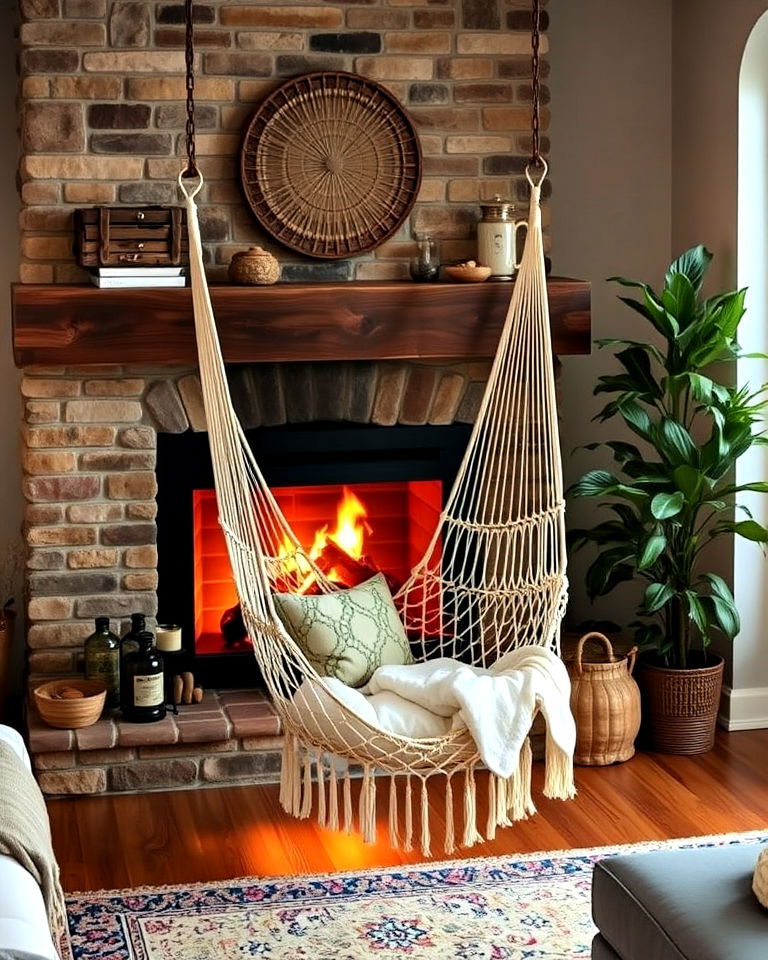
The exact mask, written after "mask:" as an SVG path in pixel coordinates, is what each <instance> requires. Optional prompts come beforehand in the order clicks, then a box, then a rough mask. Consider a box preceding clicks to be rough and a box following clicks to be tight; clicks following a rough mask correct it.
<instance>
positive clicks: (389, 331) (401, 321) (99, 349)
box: [12, 277, 590, 367]
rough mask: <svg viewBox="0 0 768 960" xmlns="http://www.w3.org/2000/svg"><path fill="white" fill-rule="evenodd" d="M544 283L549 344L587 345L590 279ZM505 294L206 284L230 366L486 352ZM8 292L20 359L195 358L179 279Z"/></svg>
mask: <svg viewBox="0 0 768 960" xmlns="http://www.w3.org/2000/svg"><path fill="white" fill-rule="evenodd" d="M548 288H549V302H550V313H551V318H552V337H553V346H554V350H555V353H556V354H559V355H560V356H563V355H567V354H583V353H589V349H590V287H589V284H588V283H586V282H584V281H582V280H568V279H564V278H559V277H552V278H550V279H549V281H548ZM511 293H512V284H509V283H481V284H453V283H429V284H419V283H411V282H406V281H403V282H399V281H390V282H387V283H320V284H298V283H286V284H276V285H275V286H272V287H234V286H224V285H214V286H212V287H211V299H212V301H213V307H214V311H215V313H216V318H217V324H218V328H219V334H220V337H221V343H222V350H223V353H224V359H225V360H226V361H228V362H230V363H253V362H267V361H269V362H278V361H297V360H374V359H378V360H381V359H392V360H394V359H442V358H449V357H450V358H454V357H466V358H479V357H489V356H492V355H493V354H494V352H495V350H496V345H497V343H498V339H499V335H500V331H501V326H502V323H503V321H504V317H505V315H506V311H507V306H508V304H509V299H510V296H511ZM12 300H13V345H14V356H15V360H16V364H17V366H20V367H25V366H29V365H30V364H46V365H49V364H74V363H77V364H88V363H115V362H121V363H153V364H155V363H168V364H187V363H194V362H195V361H196V359H197V354H196V347H195V337H194V331H193V322H192V295H191V291H190V290H189V289H188V288H175V287H173V288H167V289H157V288H135V289H120V290H105V289H100V288H97V287H92V286H87V285H78V286H67V285H63V284H46V285H42V284H14V286H13V291H12Z"/></svg>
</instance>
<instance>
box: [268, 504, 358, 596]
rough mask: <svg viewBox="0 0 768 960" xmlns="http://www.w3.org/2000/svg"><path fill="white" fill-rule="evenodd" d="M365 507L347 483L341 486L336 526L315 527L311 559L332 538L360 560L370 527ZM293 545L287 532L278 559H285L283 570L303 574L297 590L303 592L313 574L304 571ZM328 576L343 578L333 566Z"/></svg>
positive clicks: (312, 581)
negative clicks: (333, 527)
mask: <svg viewBox="0 0 768 960" xmlns="http://www.w3.org/2000/svg"><path fill="white" fill-rule="evenodd" d="M367 516H368V511H367V510H366V509H365V505H364V504H363V502H362V501H361V500H360V498H359V497H358V496H356V495H355V494H354V493H353V492H352V491H351V490H350V489H349V487H346V486H345V487H343V489H342V496H341V499H340V500H339V503H338V505H337V508H336V527H335V529H334V530H332V531H330V530H329V529H328V524H325V525H324V526H323V527H321V528H320V529H319V530H317V531H315V539H314V541H313V543H312V546H311V547H310V548H309V550H308V551H307V552H308V555H309V557H310V558H311V559H312V560H318V559H319V558H320V556H321V554H322V553H323V551H324V550H325V548H326V547H327V546H328V542H329V541H331V542H332V543H334V544H335V545H336V546H337V547H339V548H340V549H341V550H342V551H343V552H344V553H345V554H347V556H349V557H351V558H352V559H353V560H360V559H361V558H362V556H363V546H364V543H365V537H366V535H367V534H370V533H371V532H372V531H371V527H370V525H369V524H368V523H367V522H366V517H367ZM293 553H294V550H293V545H292V543H291V541H290V540H289V539H288V537H287V536H284V537H283V542H282V544H281V546H280V549H279V551H278V559H284V561H285V562H284V567H285V570H286V572H288V573H295V572H299V573H301V574H302V575H304V581H303V582H302V583H301V585H300V586H299V587H298V592H299V593H306V591H307V590H308V589H309V588H310V587H311V586H312V584H313V583H314V581H315V574H314V573H313V572H311V571H307V570H306V569H303V568H305V566H306V565H305V564H302V563H301V561H300V560H299V559H298V558H297V557H296V556H295V555H294V556H291V555H292V554H293ZM326 575H327V576H328V578H329V579H330V580H336V581H340V582H344V571H343V570H340V569H338V568H337V567H335V566H333V567H331V569H330V570H328V571H327V574H326Z"/></svg>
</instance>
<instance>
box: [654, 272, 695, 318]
mask: <svg viewBox="0 0 768 960" xmlns="http://www.w3.org/2000/svg"><path fill="white" fill-rule="evenodd" d="M661 302H662V303H663V304H664V309H665V310H666V311H667V315H668V316H669V317H674V319H675V321H676V322H677V324H678V325H679V327H680V329H681V330H685V329H686V328H687V327H689V326H690V325H691V323H692V322H693V320H694V317H695V315H696V291H695V290H694V289H693V284H692V283H691V281H690V280H689V279H688V277H687V276H686V275H685V274H684V273H673V274H672V275H671V276H669V275H668V276H667V286H666V288H665V290H664V292H663V293H662V295H661Z"/></svg>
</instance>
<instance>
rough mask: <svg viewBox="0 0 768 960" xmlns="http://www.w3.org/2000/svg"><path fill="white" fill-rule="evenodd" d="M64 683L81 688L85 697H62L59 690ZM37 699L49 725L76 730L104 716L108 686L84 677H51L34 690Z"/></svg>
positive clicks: (44, 718)
mask: <svg viewBox="0 0 768 960" xmlns="http://www.w3.org/2000/svg"><path fill="white" fill-rule="evenodd" d="M64 687H69V688H71V689H72V688H73V689H75V690H80V691H81V692H82V693H83V696H82V697H77V698H75V699H72V700H63V699H62V700H60V699H58V698H57V697H56V694H57V693H58V692H59V691H60V690H62V689H63V688H64ZM34 698H35V703H36V704H37V709H38V710H39V711H40V716H41V717H42V718H43V720H45V722H46V723H47V724H48V726H49V727H57V728H58V729H59V730H75V729H77V728H78V727H90V726H91V725H92V724H94V723H96V721H97V720H98V719H99V717H100V716H101V712H102V710H103V709H104V701H105V700H106V698H107V688H106V685H105V684H103V683H102V682H101V681H100V680H81V679H79V678H77V677H75V678H65V679H64V680H50V681H49V682H48V683H44V684H43V685H42V686H40V687H36V688H35V690H34Z"/></svg>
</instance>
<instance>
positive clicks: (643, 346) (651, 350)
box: [595, 337, 768, 366]
mask: <svg viewBox="0 0 768 960" xmlns="http://www.w3.org/2000/svg"><path fill="white" fill-rule="evenodd" d="M595 343H596V344H597V346H598V347H600V349H604V348H605V347H635V348H636V349H638V350H645V352H646V353H648V354H650V356H652V357H653V359H654V360H655V361H656V362H657V363H658V364H659V365H660V366H664V355H663V354H662V352H661V350H659V348H658V347H657V346H656V345H655V344H653V343H644V342H643V341H642V340H621V339H618V338H615V337H601V338H600V339H599V340H595ZM766 359H768V358H766Z"/></svg>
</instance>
